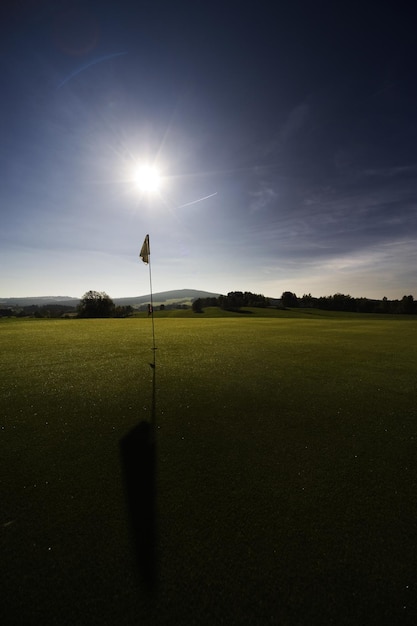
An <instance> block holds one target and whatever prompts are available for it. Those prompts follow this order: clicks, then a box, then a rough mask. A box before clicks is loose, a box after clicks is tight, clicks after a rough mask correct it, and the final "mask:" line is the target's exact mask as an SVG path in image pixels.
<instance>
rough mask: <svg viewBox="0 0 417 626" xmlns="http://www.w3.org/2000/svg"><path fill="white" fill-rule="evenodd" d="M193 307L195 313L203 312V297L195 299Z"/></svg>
mask: <svg viewBox="0 0 417 626" xmlns="http://www.w3.org/2000/svg"><path fill="white" fill-rule="evenodd" d="M192 309H193V311H194V313H202V312H203V302H202V300H201V298H197V300H194V301H193V304H192Z"/></svg>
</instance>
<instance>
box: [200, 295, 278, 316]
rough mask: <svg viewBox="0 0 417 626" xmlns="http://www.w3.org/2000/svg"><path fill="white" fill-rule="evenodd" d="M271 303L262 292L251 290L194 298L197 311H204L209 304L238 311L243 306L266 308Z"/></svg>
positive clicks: (226, 309)
mask: <svg viewBox="0 0 417 626" xmlns="http://www.w3.org/2000/svg"><path fill="white" fill-rule="evenodd" d="M269 304H270V303H269V300H268V298H265V296H263V295H262V294H258V293H252V292H250V291H245V292H243V291H229V293H228V294H227V296H222V295H220V296H218V297H217V298H216V297H209V298H197V300H194V302H193V305H192V308H193V311H194V312H195V313H202V312H203V309H204V307H208V306H218V307H220V308H221V309H223V310H225V311H238V310H240V309H241V308H242V307H260V308H266V307H267V306H269Z"/></svg>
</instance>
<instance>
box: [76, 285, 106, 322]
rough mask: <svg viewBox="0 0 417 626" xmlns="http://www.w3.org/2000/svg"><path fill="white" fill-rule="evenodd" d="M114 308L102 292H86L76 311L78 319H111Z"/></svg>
mask: <svg viewBox="0 0 417 626" xmlns="http://www.w3.org/2000/svg"><path fill="white" fill-rule="evenodd" d="M114 309H115V306H114V302H113V300H112V299H111V298H110V296H108V295H107V293H105V292H104V291H87V292H86V293H85V294H84V295H83V297H82V298H81V301H80V304H79V305H78V308H77V311H78V316H79V317H111V316H112V315H113V312H114Z"/></svg>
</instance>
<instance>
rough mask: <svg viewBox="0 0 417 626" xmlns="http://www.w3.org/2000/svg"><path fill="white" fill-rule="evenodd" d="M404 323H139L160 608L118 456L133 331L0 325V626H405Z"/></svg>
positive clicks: (412, 526) (410, 613)
mask: <svg viewBox="0 0 417 626" xmlns="http://www.w3.org/2000/svg"><path fill="white" fill-rule="evenodd" d="M416 330H417V321H416V320H415V319H405V318H389V319H383V318H382V317H381V318H377V319H373V318H372V317H367V316H354V315H353V316H347V317H342V316H337V315H336V314H334V315H333V316H332V315H329V314H327V315H325V316H320V315H319V312H317V314H304V316H303V314H301V313H297V314H296V317H294V318H291V314H289V313H287V314H285V316H284V315H282V316H281V317H273V316H271V317H257V318H256V319H255V317H253V316H250V315H246V316H242V317H238V318H236V317H224V318H212V319H210V318H205V317H203V316H201V317H196V318H194V319H188V318H186V319H180V318H178V319H177V318H174V317H166V318H161V319H158V318H156V320H155V331H156V338H157V346H158V350H157V352H156V359H157V366H156V416H157V424H158V428H157V451H158V465H157V487H158V537H159V545H158V553H159V588H158V593H157V594H156V595H153V596H149V595H148V594H146V593H145V591H144V589H143V588H142V587H141V585H140V584H139V582H138V579H137V578H136V576H135V573H134V563H133V557H132V550H131V543H130V536H129V532H128V525H127V516H126V513H125V502H124V492H123V485H122V477H121V469H120V459H119V441H120V439H121V438H122V437H123V436H124V435H125V434H126V432H128V431H129V430H130V429H131V428H132V427H133V426H135V425H136V424H137V423H138V422H140V421H141V420H144V419H148V418H149V416H150V413H151V403H152V375H153V370H152V369H151V368H150V367H149V363H150V362H151V361H152V358H153V353H152V350H151V346H152V338H151V326H150V320H148V319H142V318H137V319H124V320H115V319H111V320H57V321H47V320H36V321H35V320H27V321H8V320H5V321H2V322H1V323H0V341H1V353H0V361H1V397H2V405H1V423H0V426H1V430H0V437H1V459H2V466H1V475H0V480H1V502H2V507H1V515H2V519H1V523H2V527H1V572H2V573H1V577H2V581H1V583H2V599H1V607H0V617H1V612H3V613H4V615H5V617H4V618H3V619H2V623H3V624H6V625H9V624H10V625H11V624H16V625H17V624H19V625H21V624H24V625H31V624H33V625H35V624H36V625H38V624H42V625H55V624H56V625H58V624H59V625H62V624H71V625H72V624H74V625H75V624H81V625H90V624H100V625H107V624H109V625H113V624H126V625H129V626H130V625H137V624H173V625H176V624H181V625H192V624H196V625H197V624H204V625H205V624H211V625H214V624H227V625H229V624H251V625H254V624H259V625H262V626H263V625H265V624H282V625H291V626H293V625H304V624H307V625H310V624H337V625H339V624H355V625H356V624H382V623H386V624H415V623H416V621H415V616H416V614H417V605H416V592H417V589H416V575H415V570H416V566H415V543H416V520H417V498H416V465H417V464H416V451H415V446H416V437H417V426H416V424H417V408H416V380H417V351H416V344H417V340H416Z"/></svg>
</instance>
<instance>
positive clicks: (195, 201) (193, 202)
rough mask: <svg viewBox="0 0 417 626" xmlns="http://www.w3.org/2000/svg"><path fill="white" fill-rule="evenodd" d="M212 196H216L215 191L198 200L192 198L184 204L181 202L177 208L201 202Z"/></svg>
mask: <svg viewBox="0 0 417 626" xmlns="http://www.w3.org/2000/svg"><path fill="white" fill-rule="evenodd" d="M213 196H217V191H215V192H214V193H211V194H210V195H209V196H204V198H199V199H198V200H193V201H192V202H186V203H185V204H181V205H180V206H179V207H178V208H179V209H182V208H183V207H185V206H190V204H196V203H197V202H202V201H203V200H207V198H212V197H213Z"/></svg>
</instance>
